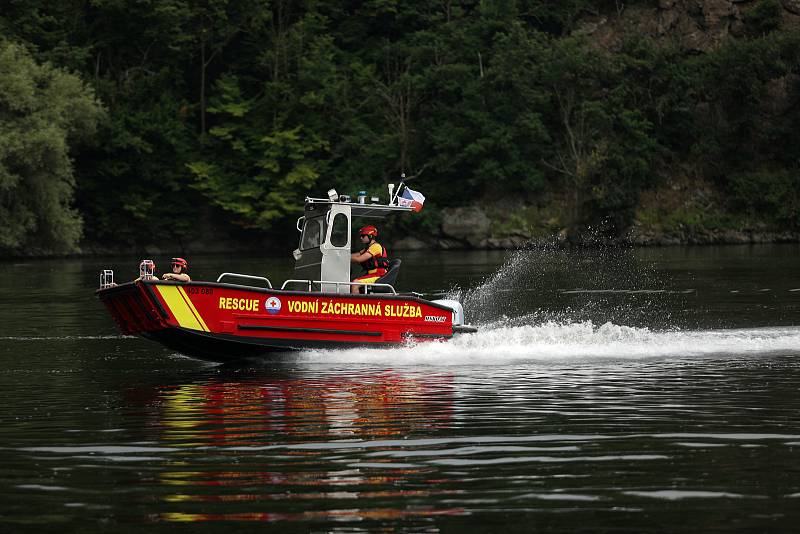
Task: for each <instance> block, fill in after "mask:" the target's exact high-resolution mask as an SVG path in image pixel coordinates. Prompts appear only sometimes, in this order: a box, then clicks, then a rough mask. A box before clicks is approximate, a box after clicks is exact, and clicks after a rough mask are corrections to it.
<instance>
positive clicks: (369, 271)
mask: <svg viewBox="0 0 800 534" xmlns="http://www.w3.org/2000/svg"><path fill="white" fill-rule="evenodd" d="M358 236H359V239H361V244H362V245H363V246H364V248H363V249H361V251H360V252H354V253H353V254H351V255H350V258H351V260H352V262H353V263H358V264H359V265H361V268H362V269H364V274H362V275H361V276H359V277H358V278H355V279H354V280H353V282H359V283H362V284H373V283H375V281H376V280H377V279H378V278H380V277H381V276H383V275H385V274H386V271H388V270H389V255H388V254H387V252H386V248H385V247H384V246H383V245H381V244H380V243H378V242H377V241H376V240H375V238H377V237H378V229H377V228H375V227H374V226H371V225H370V226H365V227H364V228H362V229H361V230H359V231H358ZM361 288H362V286H352V287H351V293H359V292H361Z"/></svg>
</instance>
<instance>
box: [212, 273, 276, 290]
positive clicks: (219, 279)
mask: <svg viewBox="0 0 800 534" xmlns="http://www.w3.org/2000/svg"><path fill="white" fill-rule="evenodd" d="M226 277H231V278H246V279H247V280H261V281H263V282H266V283H267V286H268V287H269V289H272V282H270V281H269V278H266V277H264V276H253V275H251V274H241V273H222V274H221V275H219V277H218V278H217V282H222V279H223V278H226Z"/></svg>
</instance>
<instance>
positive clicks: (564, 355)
mask: <svg viewBox="0 0 800 534" xmlns="http://www.w3.org/2000/svg"><path fill="white" fill-rule="evenodd" d="M521 322H523V321H522V320H520V323H521ZM798 347H800V327H782V328H753V329H736V330H696V331H667V332H658V331H653V330H650V329H648V328H634V327H627V326H621V325H616V324H613V323H605V324H602V325H595V324H592V323H591V322H590V321H585V322H578V323H561V322H552V321H551V322H546V323H543V324H518V325H517V326H500V322H498V323H496V324H495V325H494V326H489V325H487V326H485V327H483V328H482V329H481V330H480V331H479V332H478V333H475V334H466V335H461V336H457V337H455V338H453V339H452V340H450V341H447V342H427V343H419V344H409V345H406V346H404V347H400V348H396V349H389V350H383V349H350V350H325V351H307V352H303V353H301V355H300V360H301V361H304V362H320V363H323V362H324V363H381V364H392V365H473V364H480V365H505V364H509V363H515V362H528V361H541V362H546V361H563V360H571V361H575V360H590V361H592V360H641V359H647V358H665V357H676V356H677V357H704V356H716V355H731V354H736V355H754V354H771V353H787V354H800V349H798Z"/></svg>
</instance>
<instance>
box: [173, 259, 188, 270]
mask: <svg viewBox="0 0 800 534" xmlns="http://www.w3.org/2000/svg"><path fill="white" fill-rule="evenodd" d="M172 265H179V266H180V267H182V268H183V269H187V270H188V269H189V264H188V263H187V262H186V260H184V259H183V258H172Z"/></svg>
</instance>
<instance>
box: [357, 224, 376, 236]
mask: <svg viewBox="0 0 800 534" xmlns="http://www.w3.org/2000/svg"><path fill="white" fill-rule="evenodd" d="M358 235H368V236H371V237H378V229H377V228H375V227H374V226H372V225H369V226H365V227H364V228H362V229H361V230H359V231H358Z"/></svg>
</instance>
